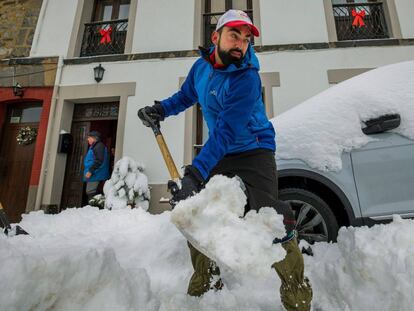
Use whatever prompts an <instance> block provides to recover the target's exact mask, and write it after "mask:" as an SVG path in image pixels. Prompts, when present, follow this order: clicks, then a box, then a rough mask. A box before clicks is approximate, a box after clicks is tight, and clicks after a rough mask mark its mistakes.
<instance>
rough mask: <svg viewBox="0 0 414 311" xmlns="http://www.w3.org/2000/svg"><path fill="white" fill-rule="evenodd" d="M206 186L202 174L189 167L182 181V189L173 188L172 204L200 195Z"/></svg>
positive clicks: (186, 168)
mask: <svg viewBox="0 0 414 311" xmlns="http://www.w3.org/2000/svg"><path fill="white" fill-rule="evenodd" d="M203 186H204V178H203V176H202V175H201V173H200V172H199V171H198V169H196V168H195V167H194V166H192V165H187V166H186V167H185V170H184V177H183V178H182V179H181V189H178V188H175V190H174V188H172V189H171V190H172V191H171V194H172V195H173V197H172V202H173V203H177V202H179V201H181V200H185V199H187V198H188V197H191V196H193V195H195V194H196V193H198V192H199V191H200V190H201V189H202V188H203Z"/></svg>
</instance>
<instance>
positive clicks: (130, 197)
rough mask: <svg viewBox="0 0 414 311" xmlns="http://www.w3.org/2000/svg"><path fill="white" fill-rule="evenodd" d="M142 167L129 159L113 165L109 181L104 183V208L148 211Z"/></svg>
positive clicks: (147, 192) (148, 192) (146, 191)
mask: <svg viewBox="0 0 414 311" xmlns="http://www.w3.org/2000/svg"><path fill="white" fill-rule="evenodd" d="M143 172H144V166H143V165H141V164H138V163H137V162H135V161H134V160H133V159H131V158H129V157H123V158H122V159H120V160H119V161H118V162H116V163H115V166H114V170H113V172H112V176H111V179H109V180H107V181H106V182H105V186H104V194H105V208H107V209H121V208H126V207H127V206H135V207H141V208H142V209H144V210H148V207H149V199H150V190H149V187H148V178H147V176H146V175H145V174H144V173H143Z"/></svg>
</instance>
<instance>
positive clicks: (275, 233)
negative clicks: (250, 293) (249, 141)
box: [171, 175, 286, 275]
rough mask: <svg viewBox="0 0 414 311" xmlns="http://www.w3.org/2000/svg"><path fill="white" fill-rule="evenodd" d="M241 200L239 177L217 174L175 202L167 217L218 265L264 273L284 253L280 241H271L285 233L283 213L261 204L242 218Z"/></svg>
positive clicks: (242, 193)
mask: <svg viewBox="0 0 414 311" xmlns="http://www.w3.org/2000/svg"><path fill="white" fill-rule="evenodd" d="M245 204H246V195H245V194H244V192H243V190H242V189H241V188H240V183H239V181H238V180H237V179H236V178H232V179H230V178H227V177H225V176H221V175H217V176H214V177H213V178H211V180H210V181H209V182H208V183H207V184H206V187H205V189H203V190H202V191H201V192H200V193H199V194H197V195H195V196H193V197H191V198H188V199H187V200H184V201H181V202H179V203H178V204H177V206H176V207H175V208H174V210H173V212H172V214H171V221H172V222H173V223H174V224H175V225H176V226H177V228H178V229H179V230H181V231H184V233H185V234H186V235H190V236H191V237H192V238H193V239H195V241H197V242H198V243H199V247H200V248H202V250H203V252H204V253H205V254H206V255H207V256H209V257H211V258H212V259H214V260H216V261H217V263H218V265H220V263H222V264H224V265H225V266H227V267H229V268H230V269H232V270H234V271H237V272H240V273H248V274H252V275H268V274H269V273H270V269H271V265H272V264H273V263H274V262H275V261H280V260H282V259H283V258H284V257H285V255H286V252H285V250H284V249H283V248H282V247H281V246H280V245H273V244H272V241H273V239H274V238H275V237H279V238H282V237H283V236H284V235H285V229H284V225H283V216H281V215H278V214H277V213H276V211H275V210H274V209H273V208H270V207H263V208H261V209H260V210H259V212H256V211H249V212H248V213H247V214H246V216H245V217H244V218H242V217H243V215H244V206H245Z"/></svg>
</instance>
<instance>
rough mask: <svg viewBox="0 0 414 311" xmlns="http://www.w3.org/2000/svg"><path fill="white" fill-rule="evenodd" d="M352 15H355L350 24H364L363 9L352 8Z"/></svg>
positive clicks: (360, 25)
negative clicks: (358, 10)
mask: <svg viewBox="0 0 414 311" xmlns="http://www.w3.org/2000/svg"><path fill="white" fill-rule="evenodd" d="M352 16H353V17H355V18H354V21H353V22H352V26H359V27H362V26H365V23H364V17H365V10H361V11H360V12H357V11H355V9H352Z"/></svg>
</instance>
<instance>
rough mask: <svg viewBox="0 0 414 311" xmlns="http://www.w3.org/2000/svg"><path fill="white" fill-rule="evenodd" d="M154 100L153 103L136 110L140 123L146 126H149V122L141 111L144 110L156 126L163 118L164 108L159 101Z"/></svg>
mask: <svg viewBox="0 0 414 311" xmlns="http://www.w3.org/2000/svg"><path fill="white" fill-rule="evenodd" d="M154 102H155V104H154V105H152V106H146V107H144V108H141V109H139V110H138V118H140V119H141V121H142V123H143V124H144V125H145V126H148V127H150V124H149V123H148V121H147V120H146V119H145V117H144V113H143V112H145V113H146V114H147V115H148V117H150V119H151V120H152V122H154V123H155V124H156V125H157V126H159V125H160V121H164V118H165V112H164V108H163V107H162V105H161V103H160V102H159V101H154Z"/></svg>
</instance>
